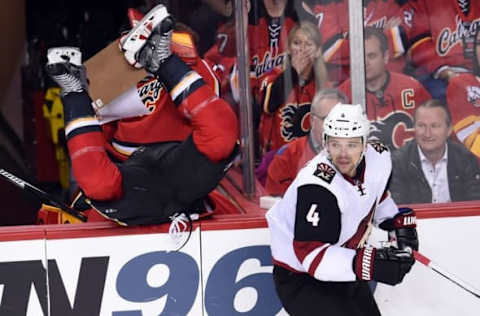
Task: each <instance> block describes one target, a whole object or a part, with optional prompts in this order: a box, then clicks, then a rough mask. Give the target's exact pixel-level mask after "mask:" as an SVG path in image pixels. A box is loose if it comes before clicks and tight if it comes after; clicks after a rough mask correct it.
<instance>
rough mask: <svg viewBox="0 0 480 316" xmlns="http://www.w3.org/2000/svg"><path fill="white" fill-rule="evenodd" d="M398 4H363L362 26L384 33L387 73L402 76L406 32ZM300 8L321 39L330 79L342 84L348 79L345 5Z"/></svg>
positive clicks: (329, 1)
mask: <svg viewBox="0 0 480 316" xmlns="http://www.w3.org/2000/svg"><path fill="white" fill-rule="evenodd" d="M399 2H400V1H397V0H366V1H364V2H363V4H364V24H365V26H371V27H375V28H378V29H380V30H383V31H384V32H385V35H386V36H387V38H388V48H389V50H388V51H389V54H390V56H389V57H390V58H389V63H388V65H387V68H388V69H389V70H393V71H397V72H401V71H403V68H404V67H405V59H404V53H405V42H406V41H405V38H406V36H405V31H404V29H403V26H402V25H401V17H402V11H401V7H400V5H399ZM302 5H303V7H304V8H305V9H306V11H307V12H309V13H310V15H311V16H310V17H309V18H310V19H313V20H314V21H315V22H316V24H317V25H318V28H319V30H320V33H321V34H322V37H323V40H324V42H323V57H324V59H325V62H326V63H327V65H328V67H329V77H330V80H332V81H333V82H337V83H338V84H341V83H342V82H343V81H345V80H346V79H347V78H348V77H349V76H350V75H349V74H350V47H349V38H348V37H349V35H348V33H349V21H348V18H346V14H347V13H348V1H346V0H305V1H302Z"/></svg>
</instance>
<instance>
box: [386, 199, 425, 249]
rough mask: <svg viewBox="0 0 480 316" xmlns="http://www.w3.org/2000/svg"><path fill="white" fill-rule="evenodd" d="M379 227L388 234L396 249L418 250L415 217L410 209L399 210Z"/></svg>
mask: <svg viewBox="0 0 480 316" xmlns="http://www.w3.org/2000/svg"><path fill="white" fill-rule="evenodd" d="M379 227H380V228H381V229H383V230H386V231H388V232H389V238H390V241H392V242H396V244H397V246H398V249H407V248H411V249H413V250H418V234H417V217H416V215H415V211H414V210H413V209H411V208H400V209H399V210H398V213H397V214H396V215H395V216H394V217H393V218H390V219H387V220H385V221H383V222H382V223H381V224H380V225H379Z"/></svg>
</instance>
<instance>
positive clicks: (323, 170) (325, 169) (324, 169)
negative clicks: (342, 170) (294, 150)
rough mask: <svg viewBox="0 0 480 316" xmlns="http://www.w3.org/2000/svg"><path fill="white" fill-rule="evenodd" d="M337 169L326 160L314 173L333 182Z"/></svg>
mask: <svg viewBox="0 0 480 316" xmlns="http://www.w3.org/2000/svg"><path fill="white" fill-rule="evenodd" d="M335 173H336V171H335V170H333V168H332V167H330V166H329V165H327V164H326V163H324V162H321V163H319V164H318V165H317V169H316V170H315V172H314V173H313V175H314V176H316V177H319V178H320V179H322V180H323V181H325V182H327V183H332V180H333V177H335Z"/></svg>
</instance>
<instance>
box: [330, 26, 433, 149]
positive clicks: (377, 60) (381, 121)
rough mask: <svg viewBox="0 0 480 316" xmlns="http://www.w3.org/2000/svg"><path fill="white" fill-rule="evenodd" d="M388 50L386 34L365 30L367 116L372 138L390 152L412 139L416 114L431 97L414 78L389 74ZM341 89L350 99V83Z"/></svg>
mask: <svg viewBox="0 0 480 316" xmlns="http://www.w3.org/2000/svg"><path fill="white" fill-rule="evenodd" d="M387 50H388V47H387V39H386V37H385V35H384V34H383V33H382V32H381V31H379V30H378V29H375V28H372V27H367V28H365V67H366V81H367V82H366V89H367V117H368V119H369V120H371V121H372V132H371V134H370V137H372V138H374V139H377V140H379V141H380V142H381V143H383V144H384V145H386V146H387V147H388V148H389V149H390V150H394V149H398V148H400V147H401V146H402V145H403V144H404V143H405V142H406V141H407V140H408V139H410V138H412V136H413V112H414V111H415V108H416V107H417V106H418V105H419V104H421V103H423V102H425V101H426V100H428V99H430V94H429V93H428V92H427V90H425V88H424V87H423V86H422V85H421V84H420V83H419V82H418V81H417V80H415V79H414V78H412V77H410V76H407V75H404V74H401V73H396V72H393V71H388V70H387V69H386V68H385V65H386V64H387V62H388V52H387ZM339 89H340V90H341V91H343V92H344V93H345V94H346V95H347V96H348V97H351V94H352V93H351V81H350V80H347V81H345V82H344V83H343V84H342V85H341V86H340V87H339Z"/></svg>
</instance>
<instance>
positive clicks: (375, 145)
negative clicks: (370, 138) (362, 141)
mask: <svg viewBox="0 0 480 316" xmlns="http://www.w3.org/2000/svg"><path fill="white" fill-rule="evenodd" d="M369 144H370V145H371V146H372V147H373V149H375V150H376V151H377V152H378V153H379V154H381V153H383V152H384V151H388V148H387V146H385V145H384V144H382V143H380V142H375V141H374V142H369Z"/></svg>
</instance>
